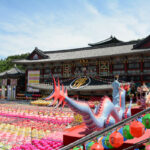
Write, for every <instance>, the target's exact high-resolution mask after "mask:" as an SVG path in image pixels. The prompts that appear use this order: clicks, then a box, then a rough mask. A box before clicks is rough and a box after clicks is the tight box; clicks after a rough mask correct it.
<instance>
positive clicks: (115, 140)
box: [109, 131, 123, 148]
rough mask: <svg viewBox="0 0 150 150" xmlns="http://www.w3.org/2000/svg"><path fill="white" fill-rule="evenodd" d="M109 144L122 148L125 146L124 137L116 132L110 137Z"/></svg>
mask: <svg viewBox="0 0 150 150" xmlns="http://www.w3.org/2000/svg"><path fill="white" fill-rule="evenodd" d="M109 142H110V144H111V145H112V146H113V147H115V148H117V147H120V146H121V145H122V144H123V136H122V135H121V133H119V132H117V131H115V132H113V133H112V134H111V135H110V137H109Z"/></svg>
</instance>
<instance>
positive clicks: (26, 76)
mask: <svg viewBox="0 0 150 150" xmlns="http://www.w3.org/2000/svg"><path fill="white" fill-rule="evenodd" d="M27 84H28V69H26V72H25V90H26V91H27Z"/></svg>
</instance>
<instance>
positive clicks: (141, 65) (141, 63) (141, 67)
mask: <svg viewBox="0 0 150 150" xmlns="http://www.w3.org/2000/svg"><path fill="white" fill-rule="evenodd" d="M140 71H141V72H143V59H141V61H140ZM142 83H143V74H142V75H141V84H142Z"/></svg>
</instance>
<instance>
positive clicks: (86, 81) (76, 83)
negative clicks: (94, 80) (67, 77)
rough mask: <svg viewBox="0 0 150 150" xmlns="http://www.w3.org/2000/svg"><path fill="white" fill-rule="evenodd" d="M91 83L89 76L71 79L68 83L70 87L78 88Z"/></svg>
mask: <svg viewBox="0 0 150 150" xmlns="http://www.w3.org/2000/svg"><path fill="white" fill-rule="evenodd" d="M90 83H91V79H90V78H89V77H80V78H76V79H75V80H73V81H72V82H71V84H70V88H71V89H80V88H84V87H85V86H88V85H89V84H90Z"/></svg>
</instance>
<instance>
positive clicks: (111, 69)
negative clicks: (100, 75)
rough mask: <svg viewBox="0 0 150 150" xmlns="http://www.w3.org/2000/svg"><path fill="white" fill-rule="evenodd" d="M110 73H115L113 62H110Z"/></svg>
mask: <svg viewBox="0 0 150 150" xmlns="http://www.w3.org/2000/svg"><path fill="white" fill-rule="evenodd" d="M109 71H110V73H112V71H113V66H112V61H110V63H109Z"/></svg>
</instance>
